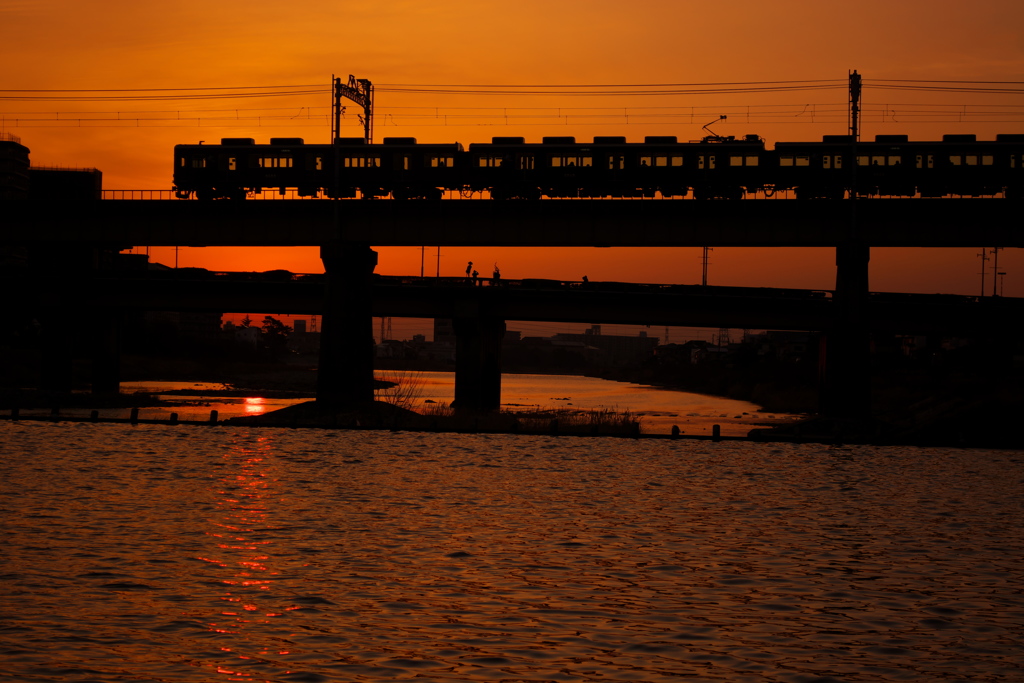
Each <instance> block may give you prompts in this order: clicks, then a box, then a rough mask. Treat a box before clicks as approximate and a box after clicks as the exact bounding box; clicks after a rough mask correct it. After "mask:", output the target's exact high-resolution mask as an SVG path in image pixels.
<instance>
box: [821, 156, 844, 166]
mask: <svg viewBox="0 0 1024 683" xmlns="http://www.w3.org/2000/svg"><path fill="white" fill-rule="evenodd" d="M821 166H822V168H842V167H843V155H842V154H836V155H835V156H832V155H831V154H826V155H825V156H823V157H822V158H821Z"/></svg>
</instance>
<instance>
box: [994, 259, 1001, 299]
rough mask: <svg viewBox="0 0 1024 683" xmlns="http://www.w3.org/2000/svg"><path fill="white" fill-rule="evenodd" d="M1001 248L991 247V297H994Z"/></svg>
mask: <svg viewBox="0 0 1024 683" xmlns="http://www.w3.org/2000/svg"><path fill="white" fill-rule="evenodd" d="M1000 249H1002V247H992V296H995V295H996V280H997V279H998V277H997V276H998V275H999V250H1000Z"/></svg>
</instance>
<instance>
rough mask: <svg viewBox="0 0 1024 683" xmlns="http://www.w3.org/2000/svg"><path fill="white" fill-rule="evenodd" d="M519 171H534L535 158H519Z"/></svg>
mask: <svg viewBox="0 0 1024 683" xmlns="http://www.w3.org/2000/svg"><path fill="white" fill-rule="evenodd" d="M519 169H520V170H522V171H532V170H533V157H519Z"/></svg>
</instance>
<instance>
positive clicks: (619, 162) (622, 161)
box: [608, 156, 626, 171]
mask: <svg viewBox="0 0 1024 683" xmlns="http://www.w3.org/2000/svg"><path fill="white" fill-rule="evenodd" d="M625 167H626V157H622V156H618V157H608V168H609V169H610V170H612V171H621V170H622V169H624V168H625Z"/></svg>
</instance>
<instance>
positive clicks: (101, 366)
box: [92, 311, 121, 394]
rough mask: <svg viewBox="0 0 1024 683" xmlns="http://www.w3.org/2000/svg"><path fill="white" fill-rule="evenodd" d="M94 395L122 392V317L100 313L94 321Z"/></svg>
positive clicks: (112, 313) (115, 313)
mask: <svg viewBox="0 0 1024 683" xmlns="http://www.w3.org/2000/svg"><path fill="white" fill-rule="evenodd" d="M93 326H94V327H93V351H92V393H94V394H116V393H119V392H120V391H121V315H120V313H118V312H117V311H98V312H97V313H96V315H95V317H94V320H93Z"/></svg>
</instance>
